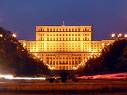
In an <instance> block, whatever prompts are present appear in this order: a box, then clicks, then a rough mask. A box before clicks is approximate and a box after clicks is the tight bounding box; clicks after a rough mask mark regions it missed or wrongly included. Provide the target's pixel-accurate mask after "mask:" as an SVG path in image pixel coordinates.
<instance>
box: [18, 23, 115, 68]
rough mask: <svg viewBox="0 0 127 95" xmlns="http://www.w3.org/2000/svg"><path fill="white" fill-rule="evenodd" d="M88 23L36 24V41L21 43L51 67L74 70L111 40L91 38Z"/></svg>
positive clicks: (95, 54) (22, 41) (97, 53)
mask: <svg viewBox="0 0 127 95" xmlns="http://www.w3.org/2000/svg"><path fill="white" fill-rule="evenodd" d="M92 33H93V30H92V26H64V25H63V26H36V40H35V41H28V40H20V42H21V43H22V44H23V46H24V47H25V48H26V49H27V50H29V51H30V52H31V53H32V54H34V55H35V56H36V57H37V58H39V59H40V60H42V61H43V62H44V63H45V64H47V65H48V66H49V68H50V69H53V70H74V69H77V68H78V66H80V65H83V64H85V62H86V61H87V60H88V59H89V58H92V57H97V56H99V55H100V52H101V49H103V48H104V46H105V45H109V44H110V43H112V42H113V41H114V40H100V41H93V40H92Z"/></svg>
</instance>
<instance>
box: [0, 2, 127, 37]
mask: <svg viewBox="0 0 127 95" xmlns="http://www.w3.org/2000/svg"><path fill="white" fill-rule="evenodd" d="M62 20H64V21H65V25H68V24H69V25H79V24H87V25H93V26H94V31H93V32H94V39H108V38H110V37H109V36H110V34H111V33H113V32H123V33H126V32H127V0H0V26H1V27H4V28H5V29H8V30H11V31H14V32H16V33H17V35H18V38H19V39H34V37H35V32H34V28H35V26H36V25H43V24H54V25H56V24H59V25H61V24H62Z"/></svg>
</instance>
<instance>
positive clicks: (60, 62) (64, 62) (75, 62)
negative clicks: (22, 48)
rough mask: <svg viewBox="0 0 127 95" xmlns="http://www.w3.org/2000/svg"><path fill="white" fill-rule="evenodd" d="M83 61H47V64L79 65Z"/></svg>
mask: <svg viewBox="0 0 127 95" xmlns="http://www.w3.org/2000/svg"><path fill="white" fill-rule="evenodd" d="M79 63H81V61H47V64H50V65H58V64H59V65H60V64H63V65H64V64H72V65H77V64H79Z"/></svg>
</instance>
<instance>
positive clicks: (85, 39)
mask: <svg viewBox="0 0 127 95" xmlns="http://www.w3.org/2000/svg"><path fill="white" fill-rule="evenodd" d="M40 40H41V41H46V40H47V41H80V40H83V41H88V40H90V39H89V38H86V37H85V38H83V39H80V38H47V39H44V38H40Z"/></svg>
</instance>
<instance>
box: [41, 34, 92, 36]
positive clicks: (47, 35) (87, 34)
mask: <svg viewBox="0 0 127 95" xmlns="http://www.w3.org/2000/svg"><path fill="white" fill-rule="evenodd" d="M44 35H45V34H39V36H44ZM81 35H83V36H90V34H46V35H45V36H81Z"/></svg>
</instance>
